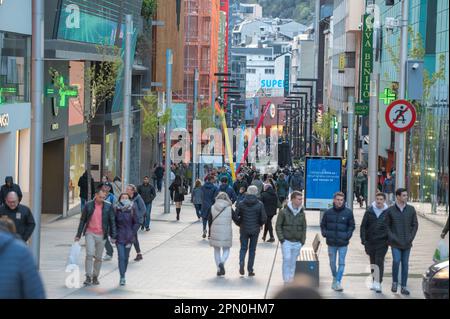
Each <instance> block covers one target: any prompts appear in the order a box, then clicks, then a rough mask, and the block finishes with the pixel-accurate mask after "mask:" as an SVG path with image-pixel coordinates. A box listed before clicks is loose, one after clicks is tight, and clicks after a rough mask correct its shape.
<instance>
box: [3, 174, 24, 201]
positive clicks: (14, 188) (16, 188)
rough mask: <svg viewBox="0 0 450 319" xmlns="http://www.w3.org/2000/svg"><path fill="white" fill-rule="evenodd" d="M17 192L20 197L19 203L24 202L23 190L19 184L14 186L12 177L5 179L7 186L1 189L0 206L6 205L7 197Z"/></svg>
mask: <svg viewBox="0 0 450 319" xmlns="http://www.w3.org/2000/svg"><path fill="white" fill-rule="evenodd" d="M10 192H15V193H16V194H17V196H18V197H19V203H20V202H21V201H22V190H21V189H20V186H19V185H18V184H14V180H13V178H12V176H6V177H5V184H4V185H3V186H2V188H1V189H0V206H1V205H2V204H4V203H5V199H6V195H8V193H10Z"/></svg>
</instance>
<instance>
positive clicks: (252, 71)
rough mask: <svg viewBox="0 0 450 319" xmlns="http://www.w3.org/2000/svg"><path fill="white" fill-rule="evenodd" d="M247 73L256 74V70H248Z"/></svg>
mask: <svg viewBox="0 0 450 319" xmlns="http://www.w3.org/2000/svg"><path fill="white" fill-rule="evenodd" d="M247 73H251V74H255V73H256V69H247Z"/></svg>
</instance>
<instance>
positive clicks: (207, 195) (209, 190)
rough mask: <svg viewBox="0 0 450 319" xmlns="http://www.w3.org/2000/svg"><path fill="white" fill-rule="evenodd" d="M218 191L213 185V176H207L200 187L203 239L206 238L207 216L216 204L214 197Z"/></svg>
mask: <svg viewBox="0 0 450 319" xmlns="http://www.w3.org/2000/svg"><path fill="white" fill-rule="evenodd" d="M217 194H219V190H218V189H217V187H216V186H215V185H214V176H213V175H208V176H207V177H206V183H205V185H203V186H202V196H203V197H202V198H203V200H202V209H201V212H202V221H203V238H206V225H207V223H208V216H209V214H210V213H211V207H212V205H214V203H215V202H216V196H217Z"/></svg>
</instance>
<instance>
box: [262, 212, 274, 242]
mask: <svg viewBox="0 0 450 319" xmlns="http://www.w3.org/2000/svg"><path fill="white" fill-rule="evenodd" d="M272 218H273V216H267V221H266V224H265V225H264V236H263V237H264V238H266V236H267V232H269V235H270V238H274V237H273V226H272Z"/></svg>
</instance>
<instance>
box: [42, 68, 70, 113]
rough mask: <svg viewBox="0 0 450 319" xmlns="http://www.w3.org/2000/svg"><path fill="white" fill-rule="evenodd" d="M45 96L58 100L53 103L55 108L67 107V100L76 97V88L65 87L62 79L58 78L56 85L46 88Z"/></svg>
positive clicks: (61, 77)
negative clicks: (55, 105)
mask: <svg viewBox="0 0 450 319" xmlns="http://www.w3.org/2000/svg"><path fill="white" fill-rule="evenodd" d="M46 94H47V96H49V97H52V98H54V99H59V101H55V102H56V104H57V106H58V107H62V108H64V107H66V106H67V99H69V98H74V97H78V87H76V86H66V84H65V83H64V77H63V76H60V77H59V78H58V84H57V85H54V86H53V88H48V89H47V90H46Z"/></svg>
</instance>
